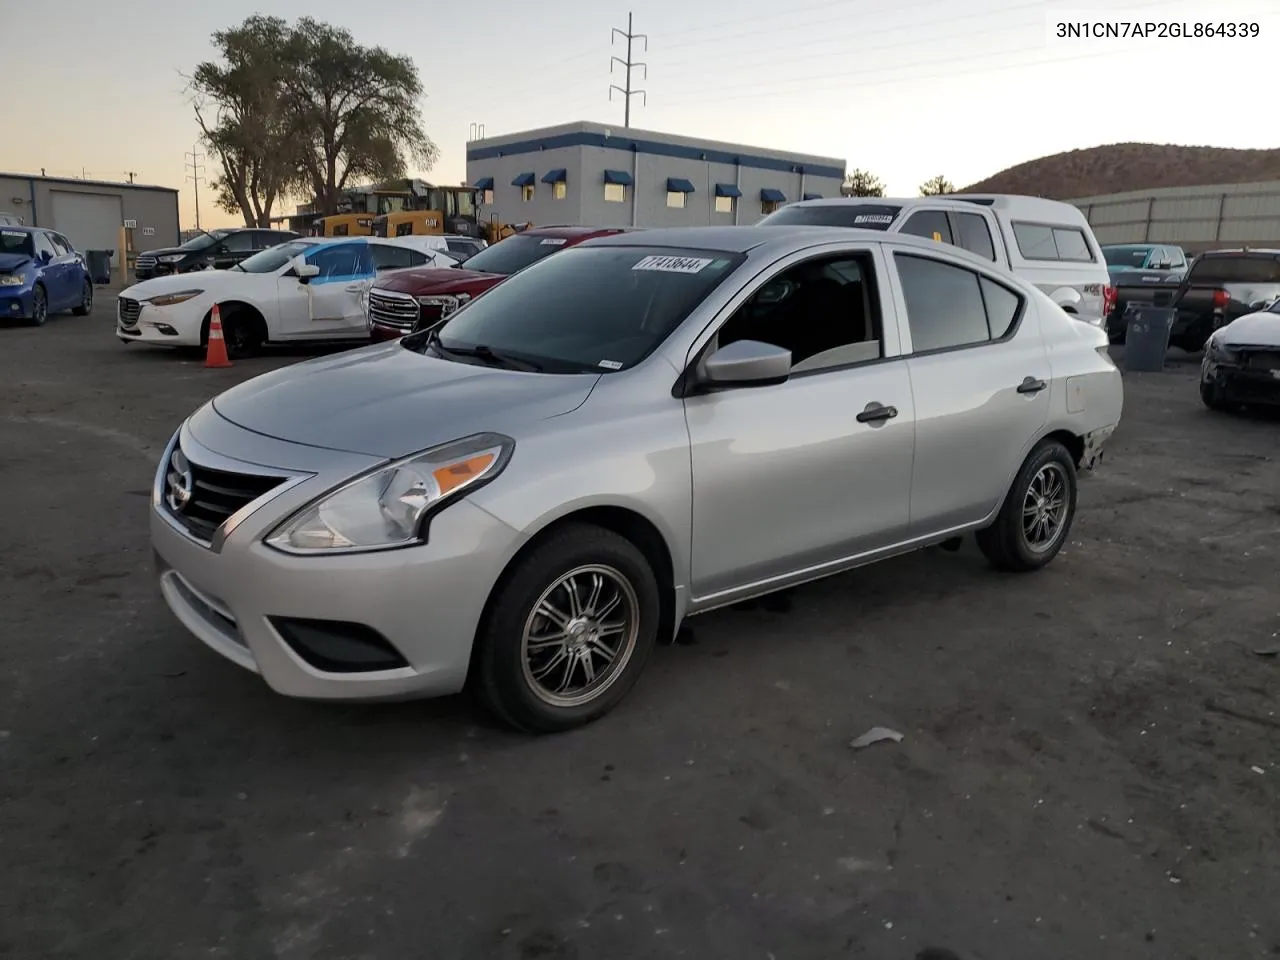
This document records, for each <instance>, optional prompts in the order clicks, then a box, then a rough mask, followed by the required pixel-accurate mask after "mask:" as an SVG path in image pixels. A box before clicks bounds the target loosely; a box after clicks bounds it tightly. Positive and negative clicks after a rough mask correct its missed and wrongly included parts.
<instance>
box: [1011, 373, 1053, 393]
mask: <svg viewBox="0 0 1280 960" xmlns="http://www.w3.org/2000/svg"><path fill="white" fill-rule="evenodd" d="M1047 386H1048V384H1047V383H1045V382H1044V381H1043V380H1037V379H1036V378H1035V377H1024V378H1023V380H1022V382H1021V383H1020V384H1018V392H1019V393H1039V392H1040V391H1041V390H1043V389H1044V388H1045V387H1047Z"/></svg>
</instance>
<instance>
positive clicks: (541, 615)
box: [475, 524, 660, 733]
mask: <svg viewBox="0 0 1280 960" xmlns="http://www.w3.org/2000/svg"><path fill="white" fill-rule="evenodd" d="M659 611H660V602H659V591H658V582H657V579H656V577H655V576H654V573H653V570H652V568H651V567H650V566H649V563H648V561H647V560H646V559H645V557H644V554H643V553H641V552H640V550H639V549H637V548H636V546H635V545H634V544H633V543H631V541H629V540H627V539H626V538H624V537H621V536H619V535H618V534H616V533H614V532H612V531H610V530H605V529H603V528H600V527H595V526H588V525H585V524H575V525H573V526H569V527H565V528H564V529H562V530H559V531H557V532H555V533H553V534H552V535H551V536H549V537H548V538H547V539H546V540H545V541H544V542H543V543H541V544H539V545H538V546H536V547H535V548H534V549H533V550H532V551H530V552H529V553H528V554H527V555H526V556H524V557H523V558H521V559H520V560H519V561H517V563H516V565H515V566H514V567H513V568H512V569H510V570H509V571H508V573H507V574H505V575H504V577H503V578H502V580H501V581H500V582H499V584H498V586H497V587H496V589H495V591H494V595H493V597H492V598H491V600H490V605H489V608H488V610H487V612H486V615H485V618H484V621H483V623H482V625H481V627H480V630H479V632H478V635H477V637H476V644H477V651H476V660H475V691H476V693H477V694H478V695H479V697H480V700H481V701H482V702H483V703H484V705H485V706H487V707H488V708H489V709H490V710H492V711H493V712H494V713H495V714H497V715H498V716H499V717H500V718H502V719H503V720H504V721H506V722H507V723H508V724H510V725H511V726H514V727H517V728H519V729H522V730H526V731H529V732H532V733H556V732H560V731H563V730H569V729H572V728H574V727H579V726H582V725H584V724H587V723H590V722H591V721H593V720H597V719H599V718H600V717H602V716H604V715H605V714H606V713H608V712H609V711H610V710H612V709H613V708H614V707H615V706H617V704H618V703H619V702H620V701H621V700H622V699H623V697H625V696H626V695H627V693H629V692H630V690H631V688H632V687H633V686H635V684H636V681H637V680H638V679H639V678H640V673H641V671H643V670H644V666H645V663H646V662H647V661H648V659H649V655H650V654H651V653H652V652H653V648H654V645H655V641H656V639H657V635H658V620H659Z"/></svg>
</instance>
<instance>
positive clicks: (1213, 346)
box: [1205, 337, 1240, 363]
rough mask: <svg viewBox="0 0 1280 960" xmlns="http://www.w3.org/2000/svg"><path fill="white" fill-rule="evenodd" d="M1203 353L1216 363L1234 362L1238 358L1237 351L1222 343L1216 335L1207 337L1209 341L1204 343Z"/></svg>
mask: <svg viewBox="0 0 1280 960" xmlns="http://www.w3.org/2000/svg"><path fill="white" fill-rule="evenodd" d="M1205 353H1206V354H1207V355H1208V356H1209V357H1210V358H1211V359H1213V360H1215V361H1217V362H1218V363H1234V362H1235V361H1236V360H1238V359H1239V358H1240V354H1239V353H1237V352H1236V351H1235V350H1232V349H1231V348H1230V347H1228V346H1226V345H1225V344H1223V343H1222V341H1221V340H1219V339H1218V338H1217V337H1210V338H1209V342H1208V343H1207V344H1205Z"/></svg>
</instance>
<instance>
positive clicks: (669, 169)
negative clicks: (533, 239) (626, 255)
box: [467, 123, 845, 227]
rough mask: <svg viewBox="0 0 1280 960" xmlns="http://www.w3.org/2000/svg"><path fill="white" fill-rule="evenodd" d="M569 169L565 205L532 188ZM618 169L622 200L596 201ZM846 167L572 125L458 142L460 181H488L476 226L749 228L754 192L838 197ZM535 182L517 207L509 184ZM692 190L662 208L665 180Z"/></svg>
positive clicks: (757, 211) (756, 211)
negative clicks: (720, 189)
mask: <svg viewBox="0 0 1280 960" xmlns="http://www.w3.org/2000/svg"><path fill="white" fill-rule="evenodd" d="M557 167H564V168H566V170H567V171H568V198H567V199H566V200H563V201H556V200H553V199H551V189H550V186H549V185H545V184H543V183H541V178H542V176H543V174H545V173H546V172H547V171H548V170H552V169H555V168H557ZM605 170H622V171H625V172H626V173H629V174H631V175H632V177H633V179H634V180H635V183H634V185H633V186H630V187H628V188H627V198H626V201H625V202H623V203H616V202H610V201H607V200H605V198H604V171H605ZM844 170H845V161H844V160H841V159H838V158H832V157H820V156H815V155H809V154H798V153H791V152H787V151H780V150H771V149H768V148H762V147H748V146H743V145H740V144H730V143H720V142H718V141H712V140H697V139H695V138H692V137H679V136H674V135H671V134H662V133H654V132H652V131H643V130H636V129H634V128H612V127H608V126H605V125H603V124H592V123H572V124H564V125H562V126H559V127H549V128H546V129H542V130H530V131H523V132H520V133H513V134H508V135H505V136H501V137H489V138H486V139H484V140H477V141H473V142H471V143H468V144H467V182H468V183H475V182H477V181H478V180H480V179H481V178H483V177H493V178H494V202H493V204H492V206H486V207H483V208H482V210H481V213H482V215H483V216H484V218H485V219H489V218H490V217H491V215H493V214H495V213H496V214H497V217H498V219H499V220H500V221H501V222H504V223H508V222H516V223H518V222H521V221H526V220H528V221H532V222H533V223H534V224H552V223H579V224H584V225H592V226H640V227H661V226H694V225H702V224H726V225H727V224H733V223H740V224H751V223H755V222H756V221H757V220H759V219H760V218H761V217H762V216H764V213H763V210H762V208H761V203H760V190H761V189H762V188H772V189H776V190H780V191H782V193H783V194H784V195H785V196H786V198H787V200H788V201H795V200H800V199H801V198H802V196H803V194H804V193H817V194H821V195H822V196H827V197H833V196H838V195H839V191H840V183H841V181H842V180H843V178H844ZM526 171H532V172H534V173H535V174H536V175H537V180H538V182H537V187H536V190H535V194H534V199H533V201H532V202H530V203H522V202H521V201H520V189H519V188H518V187H513V186H511V180H512V178H514V177H515V176H517V175H518V174H520V173H523V172H526ZM669 177H678V178H681V179H685V180H688V181H689V182H690V183H692V184H693V187H694V193H692V194H689V195H687V196H686V199H685V206H684V207H683V208H678V207H675V208H673V207H668V206H667V179H668V178H669ZM717 183H732V184H736V185H738V187H739V188H740V189H741V191H742V197H741V199H739V200H737V201H736V203H735V210H734V212H733V213H717V212H716V211H715V184H717Z"/></svg>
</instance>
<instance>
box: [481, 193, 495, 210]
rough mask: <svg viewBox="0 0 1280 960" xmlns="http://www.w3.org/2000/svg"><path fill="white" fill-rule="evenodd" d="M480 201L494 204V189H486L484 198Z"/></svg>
mask: <svg viewBox="0 0 1280 960" xmlns="http://www.w3.org/2000/svg"><path fill="white" fill-rule="evenodd" d="M480 202H481V203H485V204H489V205H490V206H492V205H493V191H492V190H486V191H484V199H483V200H481V201H480Z"/></svg>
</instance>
